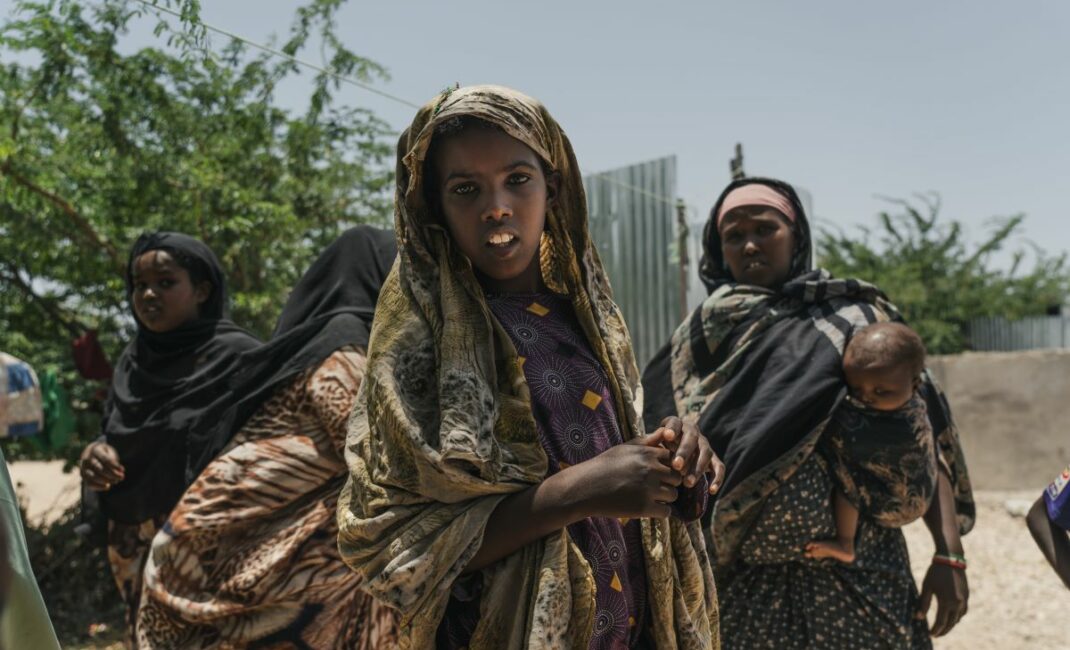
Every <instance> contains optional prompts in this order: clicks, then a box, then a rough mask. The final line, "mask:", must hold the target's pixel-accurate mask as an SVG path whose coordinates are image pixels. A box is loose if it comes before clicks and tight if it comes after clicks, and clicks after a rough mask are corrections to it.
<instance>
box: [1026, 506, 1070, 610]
mask: <svg viewBox="0 0 1070 650" xmlns="http://www.w3.org/2000/svg"><path fill="white" fill-rule="evenodd" d="M1025 521H1026V524H1027V525H1028V526H1029V532H1030V533H1032V535H1033V539H1034V540H1035V541H1036V543H1037V546H1039V547H1040V552H1041V553H1043V554H1044V557H1045V558H1047V560H1048V563H1049V564H1051V566H1052V568H1053V569H1055V573H1057V574H1058V575H1059V578H1060V579H1061V580H1062V581H1063V584H1064V585H1066V587H1067V588H1068V589H1070V535H1068V534H1067V532H1066V531H1065V530H1063V529H1062V528H1059V527H1058V526H1056V525H1055V524H1054V523H1052V521H1051V520H1050V519H1048V509H1047V508H1046V507H1045V506H1044V498H1043V497H1041V498H1039V499H1037V502H1036V503H1034V504H1033V507H1032V508H1030V510H1029V515H1028V516H1027V517H1026V520H1025Z"/></svg>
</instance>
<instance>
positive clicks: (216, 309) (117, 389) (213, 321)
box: [81, 232, 259, 630]
mask: <svg viewBox="0 0 1070 650" xmlns="http://www.w3.org/2000/svg"><path fill="white" fill-rule="evenodd" d="M126 297H127V300H128V301H129V302H130V305H131V308H132V311H133V315H134V320H135V322H136V323H137V333H136V335H135V337H134V340H133V341H131V342H130V344H129V345H128V346H127V347H126V350H124V351H123V354H122V356H121V357H120V358H119V362H118V364H116V368H115V375H114V377H113V378H112V385H111V391H110V393H109V397H108V401H107V404H106V406H105V410H104V418H103V434H104V435H103V436H102V438H101V439H100V440H98V441H96V442H94V443H91V444H90V445H89V446H88V447H86V449H85V451H84V452H83V453H82V460H81V472H82V477H83V479H84V481H85V483H86V485H87V486H88V487H89V488H90V489H92V490H95V491H98V492H100V493H101V508H102V510H103V512H104V515H105V517H106V518H107V519H108V559H109V562H110V564H111V568H112V572H113V573H114V575H115V580H116V582H117V583H118V586H119V590H120V592H121V593H122V595H123V599H124V600H125V602H126V605H127V610H128V611H127V613H128V616H129V621H130V623H131V630H132V625H133V622H134V620H135V617H136V613H137V607H138V600H139V595H140V592H141V575H142V569H143V567H144V561H145V554H146V552H147V550H148V545H149V542H150V541H151V540H152V537H153V535H154V534H155V533H156V530H157V528H158V527H159V525H160V524H161V523H162V522H163V520H164V519H166V517H167V515H168V514H169V513H170V512H171V508H173V507H174V505H175V503H177V502H178V499H179V497H180V496H181V495H182V492H183V490H185V488H186V486H187V485H189V483H190V481H191V479H192V477H193V476H196V474H197V472H198V470H199V468H198V467H197V459H198V458H200V457H201V455H202V453H203V450H202V449H200V448H199V447H198V445H197V443H196V441H195V440H193V439H191V437H190V435H189V432H190V428H191V425H192V423H193V422H194V421H195V420H196V419H197V417H198V416H199V415H200V413H201V412H202V411H203V409H204V408H205V406H207V405H208V404H209V403H210V402H211V401H212V399H213V398H214V396H215V394H216V393H217V392H218V391H219V390H220V388H221V386H222V382H224V381H225V380H226V378H227V377H228V376H229V375H230V373H232V372H233V371H234V369H235V368H236V363H237V359H238V355H239V354H240V353H241V352H243V351H245V350H248V349H251V348H253V347H255V346H256V345H258V344H259V341H258V340H257V339H256V338H255V337H254V336H253V335H252V334H249V333H248V332H246V331H245V330H243V329H241V328H240V327H238V326H237V325H235V324H234V323H233V322H231V321H230V320H228V319H227V318H226V305H227V292H226V283H225V281H224V279H223V270H222V267H221V266H220V263H219V260H218V259H217V258H216V256H215V254H214V253H213V252H212V251H211V249H209V248H208V247H207V246H206V245H204V244H203V243H201V242H199V241H197V240H196V239H193V238H192V237H188V236H186V235H182V234H179V233H173V232H159V233H152V234H145V235H142V236H141V237H139V238H138V240H137V242H135V243H134V247H133V250H132V251H131V253H130V259H129V262H128V263H127V268H126Z"/></svg>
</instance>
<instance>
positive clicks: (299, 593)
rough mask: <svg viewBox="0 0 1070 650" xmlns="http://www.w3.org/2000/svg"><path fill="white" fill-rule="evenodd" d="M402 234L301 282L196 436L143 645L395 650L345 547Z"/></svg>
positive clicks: (326, 260)
mask: <svg viewBox="0 0 1070 650" xmlns="http://www.w3.org/2000/svg"><path fill="white" fill-rule="evenodd" d="M395 255H396V245H395V243H394V237H393V234H392V233H389V232H385V231H381V230H376V229H374V228H369V227H358V228H354V229H352V230H349V231H347V232H346V233H344V234H343V235H342V236H341V237H339V239H338V240H337V241H335V242H334V243H333V244H331V245H330V246H329V247H328V248H327V249H326V250H325V251H324V252H323V253H322V255H320V257H319V259H317V260H316V261H315V262H314V263H313V265H312V267H311V268H310V269H309V270H308V272H307V273H306V274H305V276H304V277H303V278H302V279H301V280H300V282H298V284H297V286H296V287H295V288H294V291H293V293H292V294H291V295H290V298H289V300H288V301H287V304H286V307H285V308H284V310H283V313H282V316H281V317H280V318H279V322H278V325H277V327H276V329H275V334H274V336H273V337H272V339H271V341H270V342H269V343H267V344H265V345H264V346H262V347H260V348H258V349H256V350H253V351H251V352H248V353H246V354H245V355H243V357H242V360H241V370H240V371H239V372H237V373H235V374H234V375H233V376H232V377H231V379H230V381H229V385H228V386H227V388H226V390H225V391H223V392H222V393H221V394H220V397H219V399H217V400H216V401H215V403H213V405H212V406H211V407H210V408H208V409H207V410H206V411H205V412H204V413H202V419H201V423H202V424H201V426H198V427H196V430H197V434H196V439H197V441H198V445H197V446H198V448H199V449H201V450H203V455H202V459H201V461H202V462H204V464H205V467H204V469H203V471H202V472H201V473H200V476H199V477H198V478H197V480H196V481H195V482H194V483H193V485H191V486H190V488H189V489H188V490H187V491H186V493H185V495H184V496H183V497H182V500H181V501H180V502H179V504H178V505H177V506H176V507H175V509H174V511H173V512H172V513H171V517H170V519H169V520H168V522H167V524H166V526H165V527H164V528H163V530H162V531H161V532H160V533H159V534H158V535H157V536H156V539H155V540H154V542H153V548H152V553H151V556H150V558H149V560H148V564H147V567H146V570H145V592H144V598H145V600H144V602H143V603H142V607H141V613H140V616H139V619H138V629H137V633H138V641H139V647H142V648H173V647H205V646H209V645H211V646H215V645H224V646H227V647H246V646H247V645H252V644H264V645H265V646H266V645H272V644H276V643H277V644H282V645H286V646H287V647H289V646H290V645H293V646H295V647H311V648H382V647H390V646H392V645H393V639H394V638H395V635H396V629H397V628H396V626H397V623H396V619H395V616H394V614H393V613H392V611H391V610H389V609H387V608H385V607H382V606H380V605H376V604H375V603H373V601H372V600H371V598H370V597H369V596H367V595H366V594H364V592H362V591H360V590H359V587H360V584H361V579H360V577H359V575H358V574H356V573H353V572H352V571H350V570H349V569H348V567H346V566H345V564H344V563H343V562H342V560H341V558H340V557H339V555H338V550H337V541H336V537H337V524H336V523H335V514H334V513H335V504H336V501H337V498H338V494H339V492H340V490H341V488H342V485H343V483H344V481H345V476H346V465H345V461H344V459H343V450H344V446H345V437H346V423H347V421H348V418H349V412H350V410H351V409H352V406H353V403H354V401H355V399H356V396H357V391H358V389H359V387H360V383H361V379H362V378H363V374H364V355H365V351H366V350H367V346H368V337H369V332H370V330H371V322H372V317H373V315H374V313H375V303H376V300H377V299H378V295H379V287H380V286H381V285H382V283H383V280H385V279H386V276H387V274H388V273H389V272H390V269H391V267H392V264H393V260H394V257H395Z"/></svg>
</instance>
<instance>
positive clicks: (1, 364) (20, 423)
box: [0, 352, 45, 438]
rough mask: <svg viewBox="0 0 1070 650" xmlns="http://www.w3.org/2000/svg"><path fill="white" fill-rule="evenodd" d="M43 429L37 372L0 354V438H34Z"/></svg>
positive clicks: (20, 361) (17, 360)
mask: <svg viewBox="0 0 1070 650" xmlns="http://www.w3.org/2000/svg"><path fill="white" fill-rule="evenodd" d="M44 426H45V425H44V413H43V412H42V410H41V385H40V384H39V383H38V381H37V373H35V372H34V371H33V368H31V367H30V364H28V363H26V362H25V361H22V360H21V359H18V358H16V357H13V356H11V355H10V354H5V353H3V352H0V438H17V437H23V436H32V435H36V434H38V433H41V431H42V430H44Z"/></svg>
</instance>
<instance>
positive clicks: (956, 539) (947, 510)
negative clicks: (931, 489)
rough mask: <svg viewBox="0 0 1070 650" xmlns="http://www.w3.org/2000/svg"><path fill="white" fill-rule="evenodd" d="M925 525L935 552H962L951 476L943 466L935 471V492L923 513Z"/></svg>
mask: <svg viewBox="0 0 1070 650" xmlns="http://www.w3.org/2000/svg"><path fill="white" fill-rule="evenodd" d="M925 526H926V527H927V528H928V529H929V533H930V534H931V535H932V536H933V544H934V545H935V546H936V552H937V553H940V554H945V555H946V554H947V553H954V554H956V555H962V554H963V553H962V538H961V536H959V522H958V518H957V516H956V514H955V493H954V491H953V490H952V488H951V477H950V476H948V475H947V470H946V469H944V468H943V466H940V467H939V469H938V470H937V473H936V494H935V495H933V501H932V503H931V504H930V505H929V510H928V511H926V513H925Z"/></svg>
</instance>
